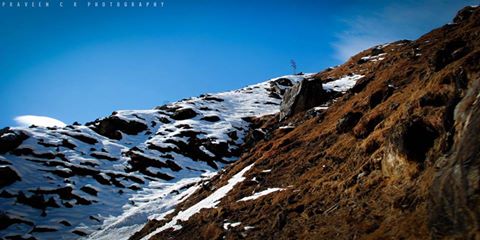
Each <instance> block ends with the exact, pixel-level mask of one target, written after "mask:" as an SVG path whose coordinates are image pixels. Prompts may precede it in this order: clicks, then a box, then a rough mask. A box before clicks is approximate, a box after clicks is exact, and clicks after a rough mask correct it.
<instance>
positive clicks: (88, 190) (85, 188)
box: [80, 186, 98, 196]
mask: <svg viewBox="0 0 480 240" xmlns="http://www.w3.org/2000/svg"><path fill="white" fill-rule="evenodd" d="M80 190H82V191H84V192H86V193H88V194H90V195H93V196H97V192H98V191H97V189H95V188H93V187H90V186H83V187H82V188H80Z"/></svg>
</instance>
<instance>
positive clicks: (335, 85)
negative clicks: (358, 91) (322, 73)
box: [323, 74, 363, 92]
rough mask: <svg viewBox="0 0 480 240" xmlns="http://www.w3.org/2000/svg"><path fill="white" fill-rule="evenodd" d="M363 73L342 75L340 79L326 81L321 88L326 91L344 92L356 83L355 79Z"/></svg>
mask: <svg viewBox="0 0 480 240" xmlns="http://www.w3.org/2000/svg"><path fill="white" fill-rule="evenodd" d="M362 77H363V75H358V74H353V75H350V76H344V77H342V78H340V79H337V80H334V81H331V82H327V83H324V84H323V89H325V90H326V91H336V92H346V91H348V90H349V89H350V88H352V87H353V86H355V83H357V80H359V79H360V78H362Z"/></svg>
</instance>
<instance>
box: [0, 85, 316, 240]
mask: <svg viewBox="0 0 480 240" xmlns="http://www.w3.org/2000/svg"><path fill="white" fill-rule="evenodd" d="M304 77H308V75H297V76H285V77H282V78H277V79H272V80H269V81H267V82H264V83H260V84H256V85H252V86H249V87H246V88H243V89H240V90H236V91H230V92H224V93H217V94H206V95H202V96H200V97H195V98H191V99H186V100H182V101H179V102H176V103H172V104H168V105H164V106H161V107H158V108H156V109H154V110H133V111H117V112H114V113H113V114H112V115H111V116H109V117H105V118H102V119H97V120H96V121H94V122H90V123H87V124H86V125H79V124H74V125H69V126H66V127H64V128H42V127H35V126H31V127H30V128H5V129H3V130H2V131H1V132H0V153H1V155H0V171H1V174H2V179H1V185H0V187H1V192H0V198H1V203H0V210H1V212H0V218H1V222H2V224H1V225H0V237H2V238H6V239H9V238H36V239H50V238H54V237H57V236H62V238H65V239H75V238H78V237H79V236H86V235H88V234H90V233H92V232H94V231H95V230H96V229H97V228H99V229H101V231H99V232H97V233H96V235H95V236H96V237H95V238H99V237H101V235H102V234H103V233H105V229H108V233H109V234H112V233H113V232H115V231H118V232H119V233H122V232H123V233H125V231H127V232H128V231H134V230H135V229H137V228H139V227H141V226H142V225H143V224H144V223H145V222H146V221H147V220H148V218H149V217H155V216H156V215H158V214H160V215H161V214H162V213H163V212H165V211H168V210H169V209H170V208H172V207H174V206H175V204H176V202H177V201H179V199H180V198H181V197H182V196H184V195H187V194H189V192H191V191H193V190H192V189H196V188H198V186H197V183H198V182H199V181H200V180H201V179H202V178H208V177H209V176H211V175H212V174H213V173H214V172H216V171H217V170H219V169H221V168H222V167H223V166H224V165H226V164H229V163H231V162H233V161H235V160H236V159H237V158H238V156H239V154H240V152H241V149H240V148H239V147H240V146H241V144H243V140H244V136H245V134H246V132H247V131H248V130H249V124H250V123H249V121H250V120H249V118H250V117H254V116H261V115H264V114H272V113H275V112H278V105H279V103H280V98H281V95H282V94H283V92H284V90H285V89H286V88H288V87H289V86H291V85H293V83H294V82H296V81H299V80H301V79H303V78H304ZM157 203H158V204H163V205H162V206H163V207H162V208H159V207H153V206H154V205H153V204H157ZM115 216H118V217H115ZM104 220H105V221H104ZM107 238H111V237H108V236H107Z"/></svg>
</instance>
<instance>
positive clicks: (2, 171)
mask: <svg viewBox="0 0 480 240" xmlns="http://www.w3.org/2000/svg"><path fill="white" fill-rule="evenodd" d="M21 180H22V179H21V178H20V176H19V175H18V173H17V171H16V170H15V169H14V168H13V167H12V166H0V188H3V187H5V186H8V185H10V184H12V183H14V182H16V181H21Z"/></svg>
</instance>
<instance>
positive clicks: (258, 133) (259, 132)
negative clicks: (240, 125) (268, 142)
mask: <svg viewBox="0 0 480 240" xmlns="http://www.w3.org/2000/svg"><path fill="white" fill-rule="evenodd" d="M252 137H253V140H254V141H255V142H258V141H260V140H263V139H264V138H265V131H264V130H263V129H259V128H257V129H254V130H253V131H252Z"/></svg>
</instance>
